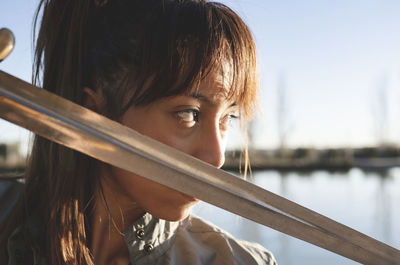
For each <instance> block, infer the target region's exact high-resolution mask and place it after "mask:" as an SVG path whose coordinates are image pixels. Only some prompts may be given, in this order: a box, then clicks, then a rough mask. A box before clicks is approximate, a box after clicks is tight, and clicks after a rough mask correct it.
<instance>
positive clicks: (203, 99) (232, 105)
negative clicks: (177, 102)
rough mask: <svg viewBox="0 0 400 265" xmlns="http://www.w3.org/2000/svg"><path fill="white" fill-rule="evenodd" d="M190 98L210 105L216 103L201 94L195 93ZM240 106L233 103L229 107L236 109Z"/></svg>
mask: <svg viewBox="0 0 400 265" xmlns="http://www.w3.org/2000/svg"><path fill="white" fill-rule="evenodd" d="M189 97H192V98H195V99H198V100H201V101H204V102H206V103H208V104H210V105H215V102H213V101H212V100H211V99H210V98H208V97H207V96H204V95H202V94H201V93H193V94H190V95H189ZM237 105H238V104H237V103H236V102H233V103H232V104H231V105H230V106H229V107H235V106H237Z"/></svg>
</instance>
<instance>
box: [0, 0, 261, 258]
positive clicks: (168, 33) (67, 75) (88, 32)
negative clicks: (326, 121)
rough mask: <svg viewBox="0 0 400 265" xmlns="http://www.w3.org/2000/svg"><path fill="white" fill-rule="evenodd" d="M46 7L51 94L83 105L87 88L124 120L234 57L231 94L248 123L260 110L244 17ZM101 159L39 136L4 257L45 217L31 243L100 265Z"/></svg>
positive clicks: (220, 11) (44, 65) (119, 0)
mask: <svg viewBox="0 0 400 265" xmlns="http://www.w3.org/2000/svg"><path fill="white" fill-rule="evenodd" d="M41 11H43V17H42V21H41V25H40V31H39V34H38V37H37V45H36V56H35V65H34V70H35V71H34V82H35V83H36V84H38V85H41V86H42V87H43V88H44V89H46V90H49V91H51V92H53V93H56V94H58V95H61V96H63V97H65V98H67V99H69V100H72V101H74V102H77V103H80V104H81V103H82V95H83V92H82V91H83V88H84V87H89V88H91V89H93V90H95V91H99V92H101V94H102V95H103V96H104V99H105V100H106V102H105V104H104V109H101V110H98V111H99V112H101V113H102V114H104V115H106V116H108V117H110V118H112V119H115V120H118V119H119V118H120V117H121V115H122V114H123V113H124V112H125V111H126V110H127V108H128V107H129V106H131V105H132V104H133V105H145V104H149V103H151V102H153V101H155V100H157V99H160V98H163V97H168V96H172V95H178V94H183V93H188V92H191V91H192V90H195V89H196V88H197V85H198V84H199V82H200V81H201V80H202V79H203V78H205V77H206V76H207V74H208V73H209V72H210V71H215V70H223V68H224V67H223V64H225V63H228V65H229V66H230V70H231V77H232V79H231V80H232V82H231V89H230V94H229V96H230V97H232V98H233V99H234V100H235V101H236V102H237V103H238V105H239V106H240V112H241V116H242V117H243V118H244V119H247V118H249V117H250V115H251V113H252V110H253V108H254V104H255V102H256V98H257V91H258V82H257V73H256V55H255V47H254V42H253V39H252V36H251V33H250V31H249V29H248V28H247V26H246V25H245V23H244V22H243V21H242V20H241V19H240V17H239V16H238V15H237V14H236V13H235V12H234V11H232V10H231V9H230V8H228V7H226V6H225V5H223V4H220V3H216V2H208V1H206V0H146V1H143V0H109V1H107V0H105V1H100V0H69V1H65V0H41V2H40V5H39V8H38V11H37V16H36V21H38V17H39V13H40V12H41ZM35 24H36V23H35ZM40 76H42V78H40ZM121 102H122V104H121ZM95 164H96V161H95V160H93V159H91V158H89V157H87V156H85V155H83V154H80V153H78V152H75V151H73V150H70V149H67V148H65V147H62V146H60V145H58V144H56V143H53V142H50V141H48V140H46V139H44V138H42V137H39V136H36V137H35V140H34V144H33V149H32V152H31V155H30V161H29V165H28V169H27V172H26V185H25V190H24V192H23V195H22V196H21V199H20V200H19V203H18V204H17V206H16V207H15V210H14V211H13V213H12V214H11V215H10V216H9V218H8V219H7V221H6V222H5V223H4V224H2V231H1V235H0V256H4V255H6V242H7V238H8V237H9V235H10V234H11V233H12V231H13V230H15V228H16V227H18V226H21V225H24V224H25V223H26V220H29V219H39V220H41V222H42V224H43V225H44V227H45V231H44V237H45V240H44V241H45V243H44V245H43V246H41V245H40V244H39V245H38V242H29V241H27V242H29V243H28V244H31V243H32V245H33V246H34V247H35V251H37V252H38V253H40V256H41V257H44V258H46V259H47V261H48V263H49V264H93V260H92V257H91V255H90V251H89V247H88V246H89V242H88V240H89V238H90V235H88V234H90V227H89V226H88V224H89V223H90V216H91V209H92V206H93V205H92V198H93V196H94V193H95V191H96V190H97V189H98V188H99V181H98V178H97V176H96V170H95V168H96V167H95ZM3 227H4V229H3ZM25 229H26V230H27V234H28V235H30V231H29V229H28V228H25ZM28 239H29V240H30V241H35V240H34V239H32V238H30V236H28ZM3 254H4V255H3Z"/></svg>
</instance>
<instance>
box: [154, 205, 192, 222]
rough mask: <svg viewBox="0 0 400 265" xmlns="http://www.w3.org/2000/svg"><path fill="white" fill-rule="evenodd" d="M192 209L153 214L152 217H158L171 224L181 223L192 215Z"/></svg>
mask: <svg viewBox="0 0 400 265" xmlns="http://www.w3.org/2000/svg"><path fill="white" fill-rule="evenodd" d="M191 210H192V207H188V208H185V209H181V210H175V209H174V210H171V211H168V212H164V213H160V214H157V213H151V214H152V215H154V216H156V217H157V218H159V219H163V220H166V221H170V222H179V221H182V220H183V219H185V218H186V217H188V216H189V214H190V213H191Z"/></svg>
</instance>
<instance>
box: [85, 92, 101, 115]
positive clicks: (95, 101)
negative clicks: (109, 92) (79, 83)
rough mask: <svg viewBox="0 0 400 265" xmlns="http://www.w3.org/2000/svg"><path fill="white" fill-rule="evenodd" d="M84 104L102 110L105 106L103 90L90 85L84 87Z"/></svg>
mask: <svg viewBox="0 0 400 265" xmlns="http://www.w3.org/2000/svg"><path fill="white" fill-rule="evenodd" d="M82 104H83V106H84V107H86V108H88V109H90V110H93V111H96V112H101V110H102V109H103V107H104V97H103V94H102V93H101V91H94V90H93V89H90V88H88V87H84V88H83V95H82Z"/></svg>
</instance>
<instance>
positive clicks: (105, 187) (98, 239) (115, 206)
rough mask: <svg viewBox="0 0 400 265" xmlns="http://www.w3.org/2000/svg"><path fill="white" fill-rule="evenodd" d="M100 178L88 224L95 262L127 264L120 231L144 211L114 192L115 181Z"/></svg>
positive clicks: (127, 257) (127, 260)
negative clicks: (99, 188)
mask: <svg viewBox="0 0 400 265" xmlns="http://www.w3.org/2000/svg"><path fill="white" fill-rule="evenodd" d="M108 179H110V178H107V177H102V178H101V187H102V189H101V190H99V191H98V192H97V193H96V197H95V204H94V205H95V206H94V214H93V218H92V224H91V227H92V229H91V240H90V242H91V244H90V248H91V251H92V254H93V257H94V261H95V264H114V265H117V264H118V265H119V264H128V263H129V252H128V248H127V246H126V244H125V241H124V238H123V234H122V232H123V231H124V230H125V229H126V228H127V227H128V226H129V225H131V224H132V223H133V222H134V221H136V220H137V219H138V218H140V217H141V216H142V215H143V214H144V210H143V209H141V208H140V207H137V205H136V204H135V203H134V202H132V201H131V200H130V199H129V198H124V197H122V196H121V194H118V195H117V194H115V192H113V191H115V190H118V189H115V187H113V185H115V184H114V183H109V182H110V181H107V180H108Z"/></svg>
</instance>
